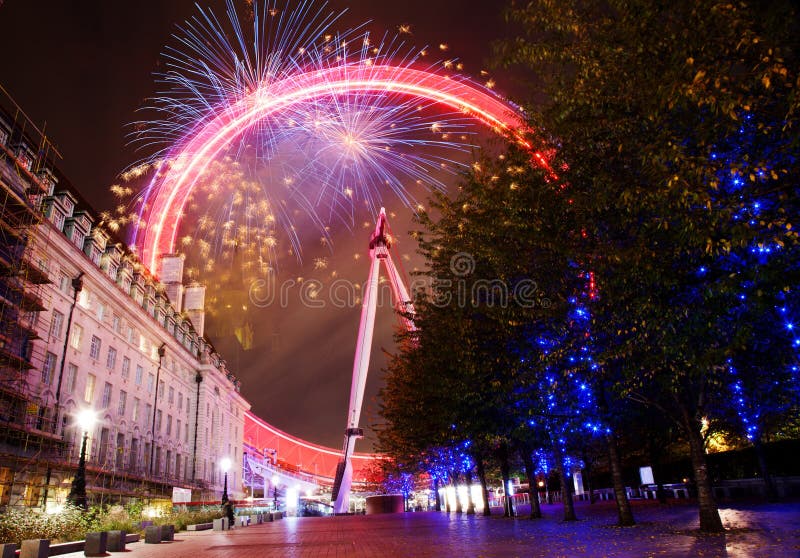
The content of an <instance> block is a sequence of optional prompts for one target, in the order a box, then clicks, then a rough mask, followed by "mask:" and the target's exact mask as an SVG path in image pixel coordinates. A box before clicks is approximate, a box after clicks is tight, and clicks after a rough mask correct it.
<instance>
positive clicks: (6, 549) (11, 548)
mask: <svg viewBox="0 0 800 558" xmlns="http://www.w3.org/2000/svg"><path fill="white" fill-rule="evenodd" d="M0 558H17V545H15V544H14V543H5V544H0Z"/></svg>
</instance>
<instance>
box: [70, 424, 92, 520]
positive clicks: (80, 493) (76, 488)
mask: <svg viewBox="0 0 800 558" xmlns="http://www.w3.org/2000/svg"><path fill="white" fill-rule="evenodd" d="M75 422H76V423H77V425H78V427H79V428H80V429H81V430H83V442H82V443H81V456H80V458H79V459H78V471H77V472H76V473H75V477H74V478H73V479H72V488H71V489H70V491H69V496H67V501H68V502H70V503H71V504H73V505H75V506H77V507H79V508H82V509H84V510H86V509H87V508H88V506H87V504H86V442H87V441H88V440H89V431H90V430H91V429H92V428H94V424H95V422H97V416H96V415H95V412H94V411H93V410H91V409H84V410H83V411H81V412H80V413H78V416H77V417H76V420H75Z"/></svg>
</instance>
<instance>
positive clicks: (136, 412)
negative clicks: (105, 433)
mask: <svg viewBox="0 0 800 558" xmlns="http://www.w3.org/2000/svg"><path fill="white" fill-rule="evenodd" d="M139 403H140V401H139V398H138V397H134V398H133V412H132V414H131V420H132V421H133V422H138V420H139Z"/></svg>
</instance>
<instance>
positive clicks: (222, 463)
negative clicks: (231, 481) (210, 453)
mask: <svg viewBox="0 0 800 558" xmlns="http://www.w3.org/2000/svg"><path fill="white" fill-rule="evenodd" d="M219 466H220V468H221V469H222V471H223V472H224V473H225V481H224V484H223V485H222V503H223V504H224V503H225V502H227V501H228V469H230V468H231V460H230V459H228V458H227V457H223V458H222V461H220V462H219Z"/></svg>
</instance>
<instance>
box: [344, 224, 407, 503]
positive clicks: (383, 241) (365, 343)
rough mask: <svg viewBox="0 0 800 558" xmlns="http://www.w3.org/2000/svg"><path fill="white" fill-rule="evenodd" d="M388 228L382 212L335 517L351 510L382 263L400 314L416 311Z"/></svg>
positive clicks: (358, 349)
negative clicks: (394, 257)
mask: <svg viewBox="0 0 800 558" xmlns="http://www.w3.org/2000/svg"><path fill="white" fill-rule="evenodd" d="M387 228H388V224H387V221H386V210H385V209H384V208H381V212H380V215H378V222H377V223H376V224H375V232H374V233H372V237H371V238H370V241H369V258H370V266H369V276H368V278H367V284H366V287H365V289H364V293H363V299H362V303H361V323H360V324H359V327H358V341H357V342H356V355H355V358H354V360H353V381H352V383H351V385H350V408H349V410H348V413H347V428H346V429H345V434H344V448H343V449H342V460H341V461H340V462H339V465H338V467H337V468H336V479H335V480H334V484H333V495H332V496H333V499H334V500H335V503H334V506H333V511H334V513H337V514H339V513H347V512H348V510H349V507H350V486H351V484H352V481H353V465H352V463H351V462H350V456H352V455H353V449H354V447H355V443H356V439H357V438H361V437H363V430H362V429H361V428H359V426H358V423H359V419H360V418H361V406H362V403H363V400H364V387H365V386H366V383H367V372H368V371H369V357H370V353H371V352H372V334H373V331H374V329H375V311H376V308H377V295H378V276H379V274H380V269H379V267H380V263H381V261H383V263H384V265H385V266H386V273H387V274H388V275H389V281H390V283H391V285H392V294H393V296H394V301H395V306H396V307H397V309H398V310H399V311H400V312H401V313H413V311H414V307H413V306H412V304H411V300H410V298H409V296H408V289H407V288H406V286H405V283H404V282H403V278H402V277H401V276H400V273H399V272H398V270H397V268H396V267H395V265H394V262H393V261H392V256H391V254H390V253H389V248H390V242H389V238H388V237H387V234H386V232H387V231H386V229H387ZM402 320H403V325H404V326H405V327H406V328H407V329H408V330H409V331H413V329H414V325H413V323H412V322H411V320H409V319H408V318H407V317H405V316H403V317H402Z"/></svg>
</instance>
